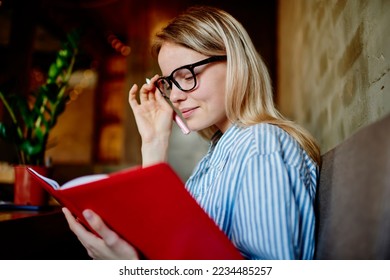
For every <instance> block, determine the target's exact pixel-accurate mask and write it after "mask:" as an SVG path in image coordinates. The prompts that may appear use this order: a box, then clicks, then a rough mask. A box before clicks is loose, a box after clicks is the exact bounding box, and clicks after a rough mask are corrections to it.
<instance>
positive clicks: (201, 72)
mask: <svg viewBox="0 0 390 280" xmlns="http://www.w3.org/2000/svg"><path fill="white" fill-rule="evenodd" d="M206 58H208V57H207V56H204V55H202V54H200V53H198V52H196V51H193V50H191V49H188V48H185V47H182V46H179V45H176V44H172V43H164V44H163V45H162V47H161V50H160V52H159V54H158V64H159V65H160V68H161V71H162V75H163V76H169V75H170V74H171V73H172V71H174V70H175V69H177V68H179V67H181V66H184V65H188V64H193V63H195V62H198V61H201V60H203V59H206ZM194 72H195V74H196V81H197V85H196V87H195V88H194V89H193V90H191V91H189V92H184V91H182V90H180V89H179V88H177V86H176V85H175V84H172V91H171V93H170V99H171V101H172V103H173V105H174V106H175V107H176V108H177V109H179V110H180V111H181V112H182V114H183V117H184V118H185V119H186V121H187V125H188V127H189V129H190V130H192V131H198V130H201V129H204V128H207V127H210V126H212V125H216V126H217V127H218V128H219V129H220V130H221V131H222V132H225V131H226V129H227V128H228V127H229V126H230V122H229V121H228V119H227V117H226V110H225V95H226V93H225V82H226V62H225V61H216V62H211V63H208V64H205V65H201V66H198V67H196V68H194Z"/></svg>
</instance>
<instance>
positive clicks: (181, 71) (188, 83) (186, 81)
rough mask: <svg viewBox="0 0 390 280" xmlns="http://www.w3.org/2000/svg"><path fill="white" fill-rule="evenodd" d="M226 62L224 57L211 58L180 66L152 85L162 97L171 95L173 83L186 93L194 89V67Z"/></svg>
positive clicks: (195, 82)
mask: <svg viewBox="0 0 390 280" xmlns="http://www.w3.org/2000/svg"><path fill="white" fill-rule="evenodd" d="M223 60H226V55H220V56H212V57H209V58H206V59H204V60H201V61H198V62H196V63H193V64H188V65H184V66H181V67H179V68H177V69H175V70H173V71H172V73H171V75H169V76H166V77H160V78H159V79H158V80H157V81H156V82H155V83H154V84H155V86H156V87H157V88H158V90H159V91H160V92H161V94H162V95H163V96H164V97H168V98H169V96H170V95H171V91H172V83H174V84H175V85H176V86H177V88H178V89H180V90H182V91H184V92H188V91H191V90H193V89H194V88H195V87H196V84H197V80H196V75H197V74H196V73H195V72H194V69H195V67H198V66H201V65H205V64H208V63H211V62H216V61H223Z"/></svg>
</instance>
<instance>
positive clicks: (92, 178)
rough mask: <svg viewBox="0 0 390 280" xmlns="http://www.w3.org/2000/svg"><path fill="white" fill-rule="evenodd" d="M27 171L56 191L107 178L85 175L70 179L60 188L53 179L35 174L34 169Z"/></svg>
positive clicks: (99, 175)
mask: <svg viewBox="0 0 390 280" xmlns="http://www.w3.org/2000/svg"><path fill="white" fill-rule="evenodd" d="M29 170H31V171H32V172H34V173H35V174H36V175H37V176H38V177H40V178H42V179H43V180H45V181H46V182H47V183H48V184H49V185H51V186H52V187H53V188H54V189H56V190H58V189H66V188H71V187H75V186H78V185H81V184H85V183H89V182H94V181H98V180H101V179H104V178H107V177H108V175H107V174H92V175H85V176H81V177H78V178H75V179H72V180H70V181H68V182H66V183H65V184H63V185H62V186H60V185H59V184H58V182H56V181H55V180H53V179H50V178H47V177H45V176H43V175H41V174H39V173H38V172H36V171H35V170H34V169H32V168H30V167H29Z"/></svg>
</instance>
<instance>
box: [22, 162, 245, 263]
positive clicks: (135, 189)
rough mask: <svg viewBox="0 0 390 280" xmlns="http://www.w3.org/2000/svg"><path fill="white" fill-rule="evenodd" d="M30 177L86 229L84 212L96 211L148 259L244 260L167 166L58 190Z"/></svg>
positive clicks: (156, 166) (121, 174) (138, 168)
mask: <svg viewBox="0 0 390 280" xmlns="http://www.w3.org/2000/svg"><path fill="white" fill-rule="evenodd" d="M29 171H30V173H31V175H32V176H33V177H34V178H36V180H38V181H39V182H40V183H41V184H42V187H44V188H45V189H46V190H47V191H48V192H49V193H50V194H51V195H52V196H53V197H54V198H55V199H57V200H58V202H59V203H60V204H62V205H63V206H66V207H67V208H68V209H69V210H70V211H71V212H72V213H73V214H74V215H75V216H76V217H78V218H79V219H80V220H81V222H82V223H84V224H85V225H86V226H87V223H86V221H85V220H84V218H83V216H82V214H81V213H82V211H83V210H84V209H87V208H88V209H91V210H93V211H95V212H96V213H97V214H98V215H100V216H101V217H102V219H103V220H104V221H105V223H106V224H107V225H108V226H109V227H110V228H112V229H113V230H114V231H115V232H116V233H118V234H119V235H120V236H121V237H122V238H123V239H125V240H127V241H128V242H129V243H130V244H132V245H133V246H134V247H135V248H137V249H138V250H139V252H141V254H142V255H143V256H144V257H145V258H146V259H154V260H179V259H180V260H224V259H236V260H238V259H243V257H242V256H241V254H240V253H239V251H238V250H237V249H236V248H235V246H234V245H233V244H232V243H231V241H230V240H229V239H228V238H227V236H226V235H225V234H224V233H223V232H222V231H221V230H220V229H219V227H218V226H217V225H216V224H215V222H214V221H213V220H212V219H211V218H210V217H209V216H208V214H207V213H206V212H205V211H204V210H203V209H202V208H201V207H200V206H199V204H198V203H197V202H196V201H195V199H194V198H193V197H192V196H191V194H190V193H189V192H188V191H187V190H186V189H185V187H184V184H183V182H182V181H181V179H180V178H179V176H178V175H177V174H176V173H175V172H174V171H173V169H172V168H171V167H170V166H169V165H168V164H166V163H160V164H156V165H153V166H149V167H146V168H140V167H137V168H130V169H125V170H122V171H119V172H115V173H112V174H108V175H104V176H105V177H103V178H102V177H98V178H97V180H95V181H92V182H81V183H80V182H78V183H77V185H76V186H73V187H66V185H67V184H64V185H62V186H61V187H59V188H58V189H55V188H54V187H53V186H52V185H51V184H50V183H48V182H47V181H46V180H47V179H45V178H42V176H40V175H38V174H37V173H35V172H34V171H33V170H29ZM92 176H94V175H92ZM81 178H83V177H81ZM49 180H50V179H49ZM51 181H52V182H53V180H51ZM72 181H74V180H72ZM87 227H88V226H87Z"/></svg>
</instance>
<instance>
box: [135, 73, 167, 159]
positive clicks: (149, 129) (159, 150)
mask: <svg viewBox="0 0 390 280" xmlns="http://www.w3.org/2000/svg"><path fill="white" fill-rule="evenodd" d="M157 79H158V75H155V76H154V77H153V78H152V79H151V81H150V83H149V84H144V85H143V86H142V87H141V89H140V91H139V101H138V100H137V92H138V86H137V85H133V86H132V88H131V89H130V91H129V104H130V107H131V109H132V110H133V113H134V116H135V121H136V123H137V127H138V131H139V133H140V135H141V139H142V161H143V166H147V165H151V164H155V163H158V162H162V161H166V160H167V153H168V152H167V150H168V143H169V137H170V135H171V132H172V123H173V110H172V108H171V107H170V106H169V104H168V103H167V102H166V101H165V100H164V97H163V96H162V95H161V94H160V92H159V91H158V89H157V88H156V86H155V85H154V82H155V81H156V80H157Z"/></svg>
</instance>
